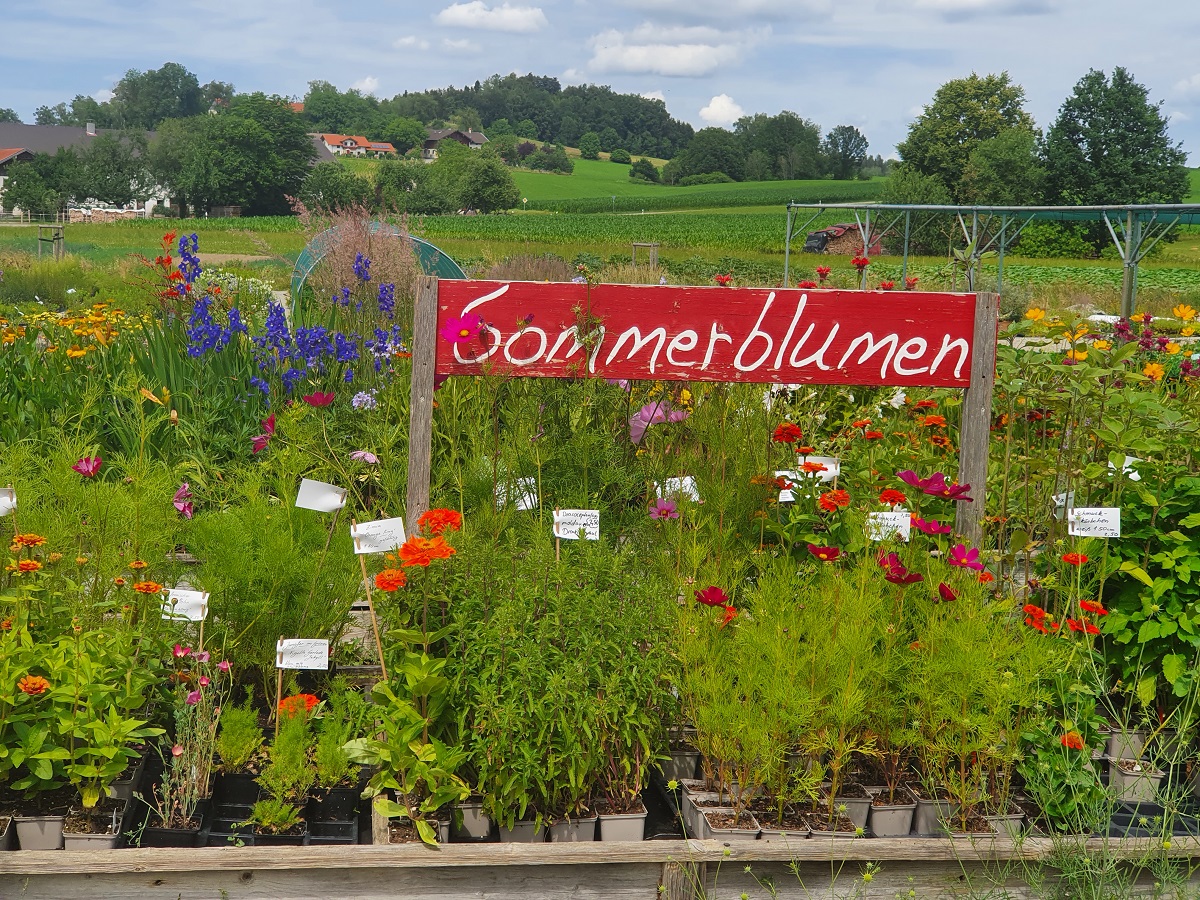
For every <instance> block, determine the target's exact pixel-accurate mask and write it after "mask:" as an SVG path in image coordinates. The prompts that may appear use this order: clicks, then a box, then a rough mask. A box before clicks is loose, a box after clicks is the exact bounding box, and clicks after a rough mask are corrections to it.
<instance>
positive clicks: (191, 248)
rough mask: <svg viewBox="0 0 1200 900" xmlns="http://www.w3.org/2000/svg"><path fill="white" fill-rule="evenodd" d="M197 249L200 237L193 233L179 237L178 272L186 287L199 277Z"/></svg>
mask: <svg viewBox="0 0 1200 900" xmlns="http://www.w3.org/2000/svg"><path fill="white" fill-rule="evenodd" d="M199 251H200V238H198V237H197V236H196V235H195V234H194V233H193V234H190V235H184V236H183V237H181V238H180V239H179V274H180V275H182V276H183V280H184V283H185V284H186V285H187V286H188V287H191V286H192V285H193V284H195V282H196V279H197V278H199V277H200V272H201V269H200V257H198V256H197V255H196V254H197V253H198V252H199ZM177 290H178V289H177ZM181 295H182V293H181Z"/></svg>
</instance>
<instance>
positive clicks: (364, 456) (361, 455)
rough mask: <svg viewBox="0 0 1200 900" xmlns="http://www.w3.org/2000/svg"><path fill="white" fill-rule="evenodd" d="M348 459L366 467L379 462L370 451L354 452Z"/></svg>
mask: <svg viewBox="0 0 1200 900" xmlns="http://www.w3.org/2000/svg"><path fill="white" fill-rule="evenodd" d="M350 458H351V459H353V460H355V461H356V462H363V463H366V464H367V465H368V466H373V465H375V464H376V463H377V462H379V457H378V456H376V455H375V454H374V453H372V452H371V451H370V450H355V451H354V452H353V453H351V454H350Z"/></svg>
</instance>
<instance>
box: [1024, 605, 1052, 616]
mask: <svg viewBox="0 0 1200 900" xmlns="http://www.w3.org/2000/svg"><path fill="white" fill-rule="evenodd" d="M1021 612H1023V613H1025V615H1027V616H1032V617H1033V618H1035V619H1044V618H1046V611H1045V610H1044V609H1042V608H1041V607H1040V606H1036V605H1034V604H1033V603H1026V604H1025V605H1024V606H1022V607H1021Z"/></svg>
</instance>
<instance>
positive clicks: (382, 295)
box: [379, 282, 396, 319]
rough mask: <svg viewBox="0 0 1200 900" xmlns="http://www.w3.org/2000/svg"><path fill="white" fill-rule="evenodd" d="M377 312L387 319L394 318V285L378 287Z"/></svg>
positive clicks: (387, 284) (382, 284)
mask: <svg viewBox="0 0 1200 900" xmlns="http://www.w3.org/2000/svg"><path fill="white" fill-rule="evenodd" d="M379 311H380V312H381V313H383V314H384V315H385V316H387V317H388V319H394V318H395V317H396V285H394V284H392V283H390V282H384V283H381V284H380V285H379Z"/></svg>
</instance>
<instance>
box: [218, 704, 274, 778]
mask: <svg viewBox="0 0 1200 900" xmlns="http://www.w3.org/2000/svg"><path fill="white" fill-rule="evenodd" d="M253 696H254V692H253V691H252V690H250V689H247V691H246V702H245V703H243V704H242V705H241V706H233V705H226V707H225V708H224V709H223V710H221V730H220V731H219V732H218V733H217V754H218V755H219V756H220V757H221V765H222V767H223V769H224V770H225V771H226V772H240V771H241V770H243V769H245V768H246V765H247V764H248V763H249V762H250V760H251V759H253V758H254V756H255V754H256V753H258V750H259V748H260V747H262V745H263V740H264V738H263V733H262V728H261V726H260V725H259V723H258V710H257V709H255V707H254V702H253Z"/></svg>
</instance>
